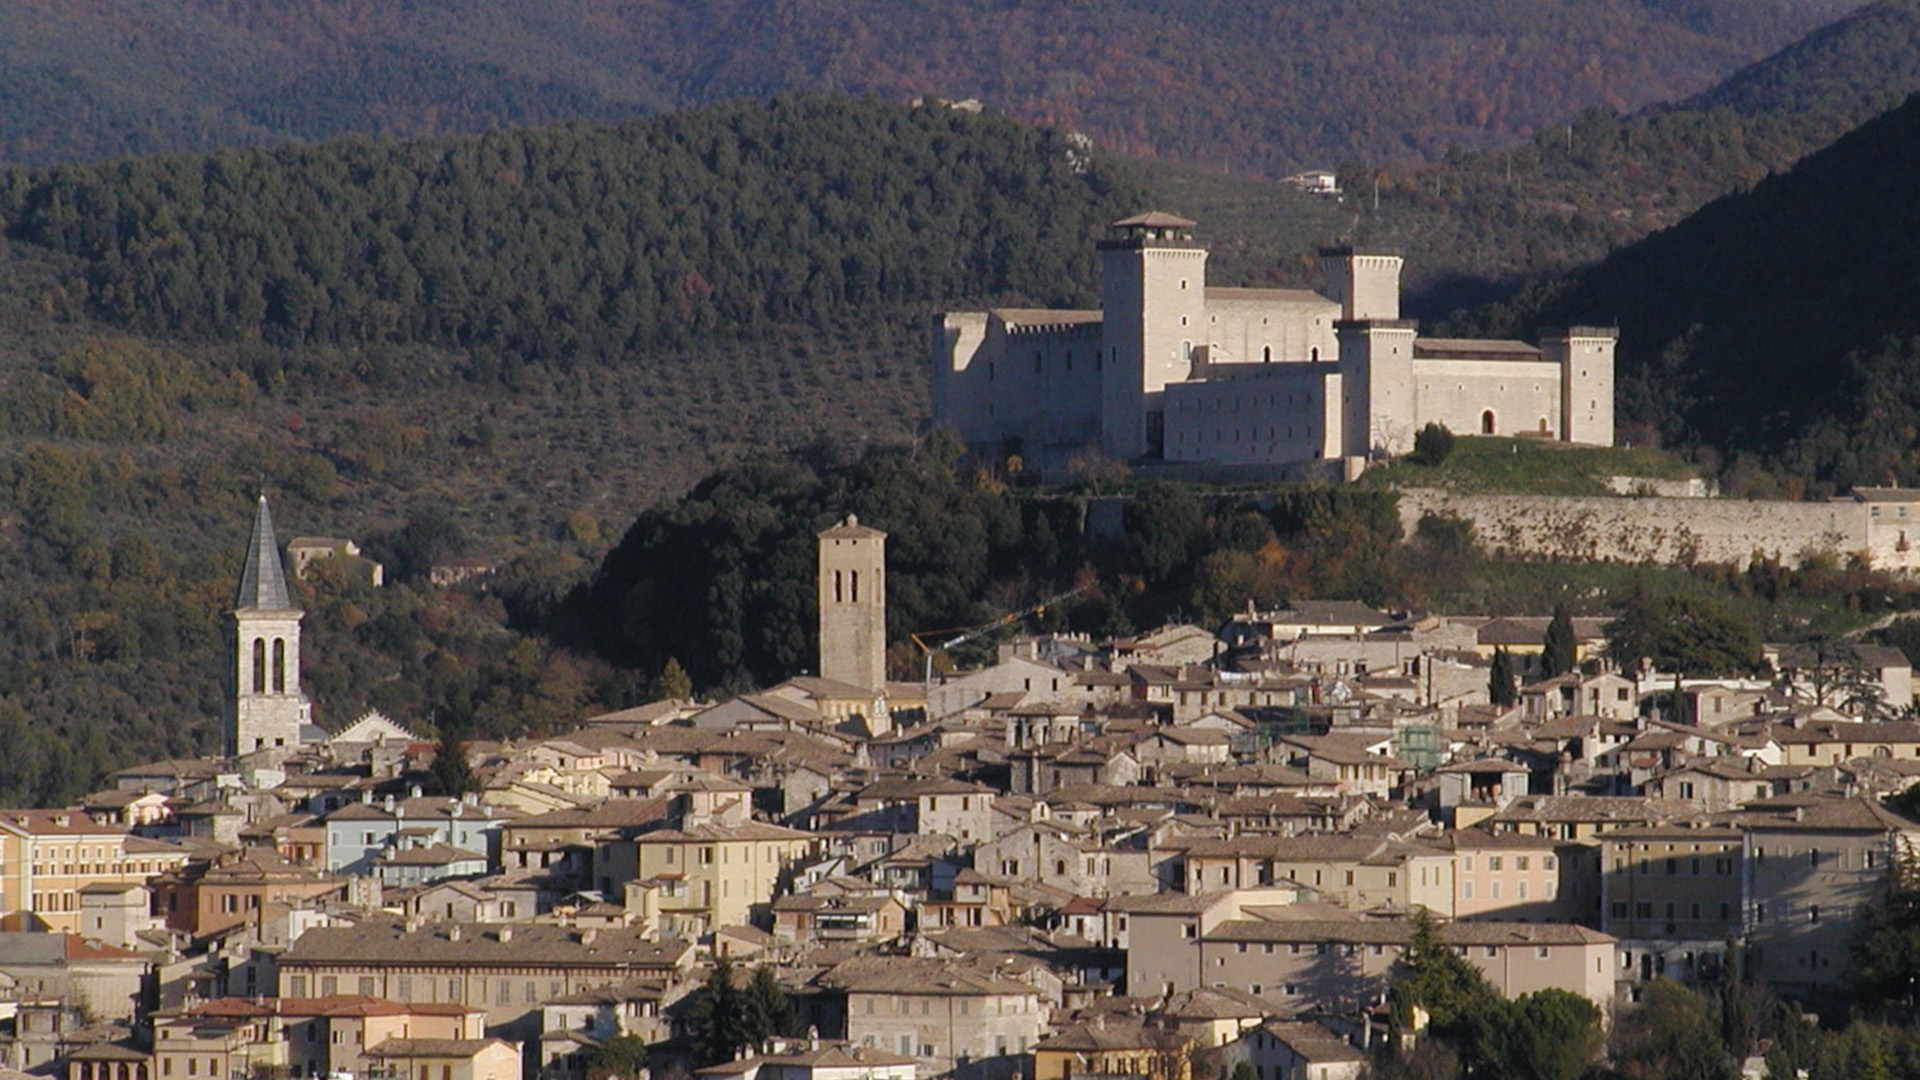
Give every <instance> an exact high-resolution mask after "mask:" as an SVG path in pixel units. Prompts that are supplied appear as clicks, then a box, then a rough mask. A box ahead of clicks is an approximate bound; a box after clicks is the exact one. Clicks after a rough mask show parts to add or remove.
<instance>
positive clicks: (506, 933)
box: [494, 926, 513, 945]
mask: <svg viewBox="0 0 1920 1080" xmlns="http://www.w3.org/2000/svg"><path fill="white" fill-rule="evenodd" d="M494 936H495V937H498V938H499V939H500V944H502V945H505V944H506V943H507V942H509V941H512V940H513V927H511V926H503V927H501V928H500V932H499V933H498V934H496V935H494Z"/></svg>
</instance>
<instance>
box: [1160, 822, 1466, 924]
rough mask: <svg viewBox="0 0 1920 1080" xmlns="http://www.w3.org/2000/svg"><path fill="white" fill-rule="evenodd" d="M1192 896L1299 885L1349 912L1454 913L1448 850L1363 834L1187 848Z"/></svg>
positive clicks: (1249, 839)
mask: <svg viewBox="0 0 1920 1080" xmlns="http://www.w3.org/2000/svg"><path fill="white" fill-rule="evenodd" d="M1186 863H1187V876H1186V880H1187V891H1188V892H1189V893H1194V894H1200V893H1215V892H1230V891H1233V890H1238V889H1252V888H1259V887H1263V886H1270V885H1285V884H1286V883H1288V882H1294V883H1297V884H1299V885H1301V886H1303V887H1305V888H1307V889H1311V890H1312V891H1313V893H1314V895H1316V896H1318V897H1319V898H1320V899H1321V900H1322V901H1324V902H1326V903H1330V904H1337V905H1339V906H1341V907H1344V908H1348V909H1350V910H1353V911H1369V910H1373V909H1376V908H1389V909H1393V910H1398V911H1402V912H1405V911H1411V910H1413V909H1414V908H1416V907H1424V908H1426V909H1427V910H1429V911H1432V912H1434V913H1435V914H1438V915H1441V916H1445V917H1452V916H1453V914H1454V856H1453V853H1452V852H1449V851H1446V850H1443V849H1440V848H1435V847H1427V846H1425V845H1421V844H1412V843H1407V842H1405V841H1399V840H1390V839H1382V838H1379V837H1365V836H1329V835H1301V836H1239V837H1234V838H1233V839H1229V840H1203V841H1200V842H1199V843H1196V844H1194V845H1192V846H1191V847H1189V848H1188V849H1187V857H1186Z"/></svg>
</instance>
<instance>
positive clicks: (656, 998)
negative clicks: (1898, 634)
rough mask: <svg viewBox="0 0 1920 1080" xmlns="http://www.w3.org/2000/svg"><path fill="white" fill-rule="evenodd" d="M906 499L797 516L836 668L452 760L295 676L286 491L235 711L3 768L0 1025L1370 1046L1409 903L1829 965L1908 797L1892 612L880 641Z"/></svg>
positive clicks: (1918, 771) (803, 1048)
mask: <svg viewBox="0 0 1920 1080" xmlns="http://www.w3.org/2000/svg"><path fill="white" fill-rule="evenodd" d="M883 541H884V534H883V533H880V532H879V531H878V530H874V529H872V528H870V527H867V526H861V525H859V524H858V523H857V522H855V521H852V520H849V521H848V522H846V523H843V524H841V525H838V526H835V527H834V528H833V529H829V530H828V531H827V532H825V533H823V534H822V537H821V561H820V590H821V592H820V595H821V604H820V607H821V619H822V623H823V625H822V634H821V640H822V642H823V650H822V657H821V665H820V670H821V672H822V674H820V675H818V676H808V677H802V678H796V679H793V680H790V681H789V682H786V683H783V684H781V685H778V686H775V687H771V688H768V689H766V690H764V691H762V692H760V693H755V694H748V695H743V696H741V697H738V698H735V699H733V700H730V701H726V702H721V703H714V704H709V703H699V702H684V701H661V702H656V703H653V704H649V705H643V706H640V707H637V708H633V709H628V710H624V711H620V712H614V713H609V714H606V715H600V716H592V717H586V718H583V719H582V721H581V723H580V725H579V726H578V729H577V730H574V731H572V732H569V733H567V734H565V735H563V736H560V737H556V738H548V739H543V740H539V741H531V742H524V743H485V742H476V743H472V744H469V745H467V746H466V747H465V748H464V749H465V753H466V755H467V758H468V762H469V764H470V766H471V768H472V772H473V775H474V777H475V788H474V790H470V791H465V792H462V793H460V794H458V795H430V794H426V793H424V791H423V782H424V780H425V779H426V778H427V777H428V776H429V775H431V774H430V773H429V772H428V766H429V764H430V762H431V758H432V756H433V755H434V754H435V752H436V744H435V743H434V742H432V741H431V740H427V739H423V738H421V737H420V736H419V735H417V734H416V733H414V732H412V731H410V730H409V729H407V728H406V727H405V726H404V725H402V724H400V723H397V722H395V721H393V720H391V719H388V718H386V717H383V716H380V715H378V714H369V715H367V716H365V717H362V718H361V719H360V720H358V721H356V722H355V723H353V724H351V725H349V726H347V727H345V728H344V729H342V730H340V731H337V732H334V733H331V734H329V733H327V732H324V731H320V730H319V729H317V728H314V727H313V726H312V725H311V724H310V723H309V722H308V721H309V719H310V717H309V715H308V713H307V704H306V701H305V698H304V696H302V695H301V694H300V690H299V686H298V679H297V677H295V678H293V679H291V680H282V679H281V678H280V677H279V674H278V668H277V667H276V665H277V664H278V663H279V658H280V656H281V655H282V654H283V653H291V654H292V656H293V657H295V658H297V656H298V644H299V642H298V615H299V613H298V612H297V611H293V610H292V609H291V601H290V598H289V597H290V594H289V593H288V591H287V588H286V584H285V581H284V580H283V579H282V570H281V565H280V562H279V558H278V551H277V546H276V545H275V543H274V541H273V536H272V526H271V521H270V519H269V518H268V516H267V514H266V510H265V506H264V503H263V504H262V506H261V509H260V513H259V516H258V518H257V520H256V522H255V534H254V538H253V544H252V545H251V547H250V552H249V556H248V564H247V567H246V569H245V571H244V572H243V575H242V588H241V592H240V598H239V602H238V603H237V604H236V609H235V612H234V624H233V629H234V635H233V637H234V641H233V646H234V651H235V666H234V677H233V680H232V682H233V687H232V689H233V693H234V696H235V702H234V704H233V706H232V708H231V709H230V711H229V722H230V725H231V729H230V731H229V736H228V742H229V746H230V747H231V748H232V750H231V752H230V753H229V754H227V755H225V756H222V757H217V758H207V759H199V760H185V761H167V762H158V763H154V764H151V765H146V766H141V767H137V768H132V769H127V770H124V771H122V772H121V773H119V774H117V775H116V776H115V777H114V784H113V786H112V787H111V788H109V789H107V790H104V791H100V792H96V793H94V794H92V795H90V796H88V797H87V798H86V799H85V800H84V801H83V802H82V803H81V805H78V806H75V807H71V808H65V809H31V810H7V811H0V927H4V928H5V929H4V931H0V1018H4V1019H0V1064H4V1065H5V1066H7V1067H11V1068H15V1069H21V1070H26V1071H30V1072H36V1073H43V1074H64V1075H65V1076H66V1077H68V1078H69V1080H241V1078H251V1077H265V1076H274V1077H318V1076H323V1075H324V1076H328V1077H344V1076H348V1075H351V1076H354V1077H358V1076H362V1075H366V1076H373V1077H385V1078H391V1080H516V1078H521V1077H539V1078H541V1080H584V1078H585V1076H586V1073H587V1069H588V1067H589V1062H590V1061H591V1060H593V1058H594V1055H595V1051H596V1050H597V1049H598V1048H600V1047H602V1046H603V1045H605V1044H606V1043H607V1042H608V1041H609V1040H611V1039H614V1038H616V1037H619V1036H632V1037H635V1038H637V1039H639V1040H642V1041H644V1042H645V1043H647V1044H649V1045H650V1046H651V1047H652V1052H653V1055H654V1056H653V1065H652V1067H653V1069H654V1071H656V1072H659V1073H663V1074H664V1072H666V1071H675V1070H678V1069H682V1068H692V1067H693V1066H695V1065H701V1064H702V1063H700V1062H698V1061H695V1060H693V1043H694V1039H693V1037H694V1034H695V1027H696V1025H697V1023H698V1018H697V1012H696V1011H695V1010H693V1009H691V1008H690V1005H691V1004H692V1002H693V1001H694V1000H695V999H694V998H692V997H691V996H690V995H693V994H694V993H695V992H696V991H697V989H698V988H699V987H700V986H701V985H702V984H703V983H704V982H705V981H706V980H707V979H708V977H709V973H710V972H711V971H712V970H714V968H715V966H716V965H717V964H719V963H720V962H722V961H727V962H731V963H732V964H734V965H735V966H736V967H737V968H738V969H739V970H741V971H750V970H754V969H757V968H760V967H766V968H768V969H770V970H771V971H772V972H773V973H774V974H775V976H776V977H777V979H778V981H779V983H780V985H781V987H782V988H783V989H784V991H785V992H786V993H787V994H788V995H789V996H790V997H791V999H792V1002H793V1004H794V1007H795V1011H796V1014H797V1016H798V1017H799V1018H800V1020H801V1023H802V1025H803V1026H804V1028H805V1029H806V1031H807V1034H806V1035H805V1036H802V1037H794V1038H785V1039H774V1040H770V1041H769V1042H767V1043H765V1044H763V1045H760V1046H757V1047H752V1048H749V1050H748V1051H747V1052H745V1053H743V1054H742V1055H741V1056H739V1057H738V1058H737V1059H735V1060H732V1061H727V1062H722V1063H719V1064H706V1065H704V1067H702V1068H699V1069H698V1070H697V1071H699V1072H700V1073H702V1074H703V1075H710V1076H711V1077H713V1078H714V1080H720V1078H723V1077H724V1078H729V1080H731V1078H735V1077H739V1078H742V1080H759V1078H762V1077H764V1078H765V1080H920V1078H924V1077H929V1076H935V1075H952V1076H955V1077H960V1078H966V1080H972V1078H976V1077H977V1078H980V1080H998V1078H1005V1077H1012V1076H1015V1075H1019V1076H1029V1077H1032V1078H1033V1080H1067V1078H1069V1077H1074V1076H1079V1075H1083V1074H1088V1073H1095V1074H1111V1075H1115V1076H1140V1077H1151V1078H1153V1080H1197V1078H1198V1077H1200V1076H1208V1077H1211V1076H1214V1075H1221V1074H1225V1073H1226V1072H1229V1071H1231V1070H1233V1069H1234V1068H1235V1067H1236V1066H1237V1065H1239V1064H1241V1063H1245V1064H1247V1065H1249V1066H1250V1067H1251V1068H1252V1069H1253V1070H1254V1072H1255V1075H1256V1076H1257V1077H1258V1078H1259V1080H1349V1078H1351V1077H1353V1076H1355V1075H1357V1074H1358V1072H1359V1071H1360V1070H1361V1069H1363V1068H1364V1067H1365V1065H1366V1062H1367V1060H1368V1048H1369V1047H1370V1046H1371V1045H1372V1044H1373V1043H1374V1041H1375V1040H1377V1039H1379V1038H1380V1037H1381V1036H1382V1033H1383V1032H1384V1028H1383V1027H1382V1023H1383V1020H1382V1017H1383V1002H1384V1000H1385V995H1386V992H1387V989H1388V986H1389V984H1390V982H1391V980H1392V979H1393V977H1394V971H1395V964H1396V960H1397V958H1398V956H1399V955H1400V953H1401V952H1402V950H1404V949H1405V948H1406V947H1407V945H1408V944H1409V942H1410V941H1411V940H1412V939H1413V937H1414V935H1415V933H1416V932H1417V929H1416V928H1417V926H1418V924H1419V923H1418V920H1417V919H1416V916H1420V915H1421V914H1422V913H1424V915H1425V917H1426V918H1428V919H1430V920H1431V921H1432V924H1433V925H1434V926H1435V927H1436V930H1435V932H1436V933H1437V935H1438V937H1439V939H1440V940H1441V941H1442V942H1444V943H1445V944H1446V945H1447V946H1450V947H1452V948H1453V949H1455V950H1457V951H1458V953H1459V954H1460V955H1461V956H1463V957H1465V958H1466V959H1467V960H1468V961H1470V962H1471V963H1472V964H1473V965H1474V966H1476V967H1477V968H1479V969H1480V970H1481V971H1482V972H1483V973H1484V974H1485V975H1486V976H1487V978H1488V980H1489V981H1490V982H1491V983H1492V985H1493V986H1494V987H1496V988H1497V989H1498V990H1500V991H1501V992H1502V993H1505V994H1507V995H1510V996H1517V995H1520V994H1525V993H1528V992H1531V991H1535V990H1541V989H1546V988H1558V989H1561V990H1566V991H1570V992H1572V993H1575V994H1579V995H1581V996H1583V997H1585V998H1587V999H1589V1000H1591V1001H1592V1002H1594V1003H1595V1004H1596V1005H1597V1006H1599V1007H1600V1008H1602V1009H1603V1010H1606V1011H1609V1012H1610V1011H1611V1010H1613V1009H1615V1008H1616V1007H1618V1006H1620V1005H1621V1003H1623V1002H1628V1001H1631V1000H1632V999H1633V997H1634V996H1635V995H1636V994H1637V992H1638V991H1639V989H1640V988H1641V987H1644V986H1645V985H1646V984H1647V983H1649V982H1650V981H1652V980H1655V979H1660V978H1667V979H1675V980H1679V981H1682V982H1687V983H1694V984H1702V983H1710V982H1712V981H1713V980H1715V979H1717V978H1719V977H1721V975H1722V973H1723V972H1724V971H1725V970H1727V966H1728V962H1729V957H1728V955H1727V952H1728V949H1729V948H1738V949H1740V950H1742V952H1743V954H1744V955H1743V957H1742V962H1743V963H1744V969H1745V970H1746V971H1747V972H1748V973H1749V974H1750V975H1751V976H1752V977H1755V978H1759V979H1764V980H1766V981H1767V982H1769V983H1772V984H1773V985H1774V986H1776V987H1777V988H1780V989H1782V990H1784V991H1786V992H1789V993H1792V994H1797V995H1799V996H1801V997H1802V998H1806V999H1814V1000H1817V999H1818V998H1820V996H1821V995H1823V994H1827V993H1831V992H1833V991H1835V990H1836V989H1837V988H1838V987H1839V986H1840V985H1841V980H1842V979H1843V978H1844V976H1845V974H1846V969H1847V965H1848V961H1849V945H1850V943H1851V942H1852V940H1853V936H1854V934H1855V931H1856V929H1857V927H1858V925H1859V920H1860V918H1861V917H1862V914H1863V912H1864V911H1865V910H1866V909H1867V908H1868V907H1869V906H1870V905H1872V904H1873V903H1874V901H1875V899H1876V897H1877V896H1879V895H1880V893H1881V890H1882V889H1883V888H1884V885H1885V882H1886V879H1887V876H1888V874H1889V871H1890V867H1892V866H1893V864H1894V862H1895V860H1897V859H1898V858H1900V857H1901V855H1902V854H1903V853H1904V852H1905V851H1906V850H1907V849H1908V845H1909V844H1911V843H1912V841H1913V839H1914V838H1915V836H1916V834H1920V823H1915V822H1913V821H1909V820H1908V819H1906V818H1904V817H1901V816H1899V815H1898V814H1895V813H1893V812H1891V811H1889V810H1888V809H1886V807H1885V806H1884V805H1883V799H1884V797H1885V796H1887V795H1889V794H1891V793H1895V792H1898V791H1902V790H1904V789H1905V788H1906V787H1907V786H1908V785H1909V784H1910V783H1912V782H1913V781H1914V780H1915V779H1916V778H1920V724H1916V723H1914V722H1912V721H1909V720H1899V719H1889V718H1888V717H1890V716H1894V715H1898V714H1899V713H1900V711H1901V710H1902V709H1903V708H1904V707H1905V706H1908V705H1910V704H1911V702H1912V688H1911V683H1910V676H1911V671H1910V668H1909V666H1908V665H1907V662H1906V660H1905V658H1904V657H1902V656H1900V655H1899V654H1898V653H1897V652H1894V651H1892V650H1881V649H1873V648H1868V647H1853V648H1846V649H1825V650H1822V651H1821V652H1820V654H1819V656H1818V657H1808V656H1806V655H1803V654H1801V653H1797V652H1796V651H1794V650H1791V649H1788V650H1775V651H1774V652H1773V653H1772V656H1773V659H1774V662H1775V664H1776V666H1777V668H1778V670H1779V672H1780V677H1779V678H1777V679H1774V680H1768V681H1762V682H1751V683H1741V682H1724V681H1722V682H1695V681H1687V682H1684V683H1682V684H1681V685H1680V691H1679V693H1678V694H1677V695H1676V694H1675V693H1674V692H1673V686H1674V683H1673V680H1672V679H1671V678H1668V677H1664V676H1650V677H1649V678H1647V679H1646V680H1644V681H1642V680H1637V679H1635V678H1630V677H1627V676H1624V675H1621V674H1619V673H1616V672H1612V671H1609V670H1606V666H1605V663H1604V659H1603V655H1602V641H1601V628H1600V626H1599V625H1598V624H1597V623H1594V622H1589V621H1585V620H1573V623H1572V629H1573V631H1574V638H1575V642H1576V655H1575V659H1576V662H1577V663H1578V664H1579V666H1577V667H1575V668H1574V669H1573V670H1571V671H1568V672H1564V673H1561V674H1559V675H1555V676H1553V677H1545V676H1544V675H1542V674H1541V667H1540V665H1541V664H1542V663H1543V662H1544V654H1545V651H1546V650H1545V642H1546V640H1547V637H1548V620H1547V619H1546V618H1544V617H1543V618H1538V619H1490V618H1460V617H1441V616H1415V615H1407V614H1396V613H1388V612H1380V611H1374V610H1371V609H1369V608H1366V607H1365V606H1363V605H1359V604H1355V603H1347V602H1301V603H1298V604H1296V605H1295V606H1293V607H1292V608H1290V609H1288V610H1285V611H1276V612H1248V613H1246V614H1245V615H1242V616H1239V617H1236V618H1235V619H1233V620H1232V621H1231V622H1230V623H1229V624H1228V625H1227V626H1225V627H1223V628H1220V629H1219V630H1218V631H1217V632H1216V631H1213V630H1208V629H1205V628H1200V627H1193V626H1173V627H1167V628H1163V629H1160V630H1158V631H1155V632H1153V633H1150V634H1144V635H1140V636H1138V637H1134V638H1128V639H1121V640H1108V641H1093V640H1089V639H1086V638H1078V637H1071V636H1049V637H1030V638H1022V639H1019V640H1014V641H1011V642H1008V643H1005V644H1004V645H1002V646H1000V647H999V652H998V656H997V658H996V659H995V660H994V661H993V662H991V663H989V664H987V665H986V666H984V667H980V668H978V669H975V670H971V671H965V672H957V673H954V674H951V675H947V676H943V677H942V678H940V679H939V680H938V681H933V682H928V683H899V682H887V681H885V679H884V674H885V671H884V667H883V666H880V665H879V664H877V663H876V662H875V660H874V657H873V655H872V654H873V652H874V651H875V650H876V649H882V648H884V644H885V632H884V617H883V616H884V609H883V605H884V590H885V566H884V547H883ZM276 605H277V606H276ZM875 607H881V611H882V615H881V618H880V621H879V623H878V624H877V625H876V623H875V618H874V613H873V609H874V608H875ZM835 620H840V621H838V622H836V621H835ZM256 642H264V643H265V644H258V645H256ZM1496 650H1501V651H1505V652H1506V653H1507V654H1508V655H1509V656H1510V657H1511V658H1512V659H1513V661H1514V662H1515V665H1516V667H1517V668H1518V669H1519V670H1520V671H1521V672H1522V673H1523V674H1524V675H1525V678H1523V680H1522V682H1523V683H1524V685H1523V686H1522V687H1521V689H1520V693H1519V700H1518V702H1517V703H1515V704H1512V705H1504V706H1502V705H1494V704H1492V703H1491V701H1490V700H1489V698H1490V695H1489V677H1488V675H1489V667H1490V664H1491V661H1492V658H1493V656H1494V655H1495V652H1496ZM269 658H271V659H269ZM296 670H297V669H296ZM256 677H257V678H256ZM855 679H858V680H861V681H858V682H855V681H852V680H855ZM1656 690H1657V692H1658V693H1659V694H1660V697H1659V699H1658V701H1657V702H1656V701H1654V700H1653V697H1652V695H1653V694H1655V692H1656ZM249 725H251V726H249Z"/></svg>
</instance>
